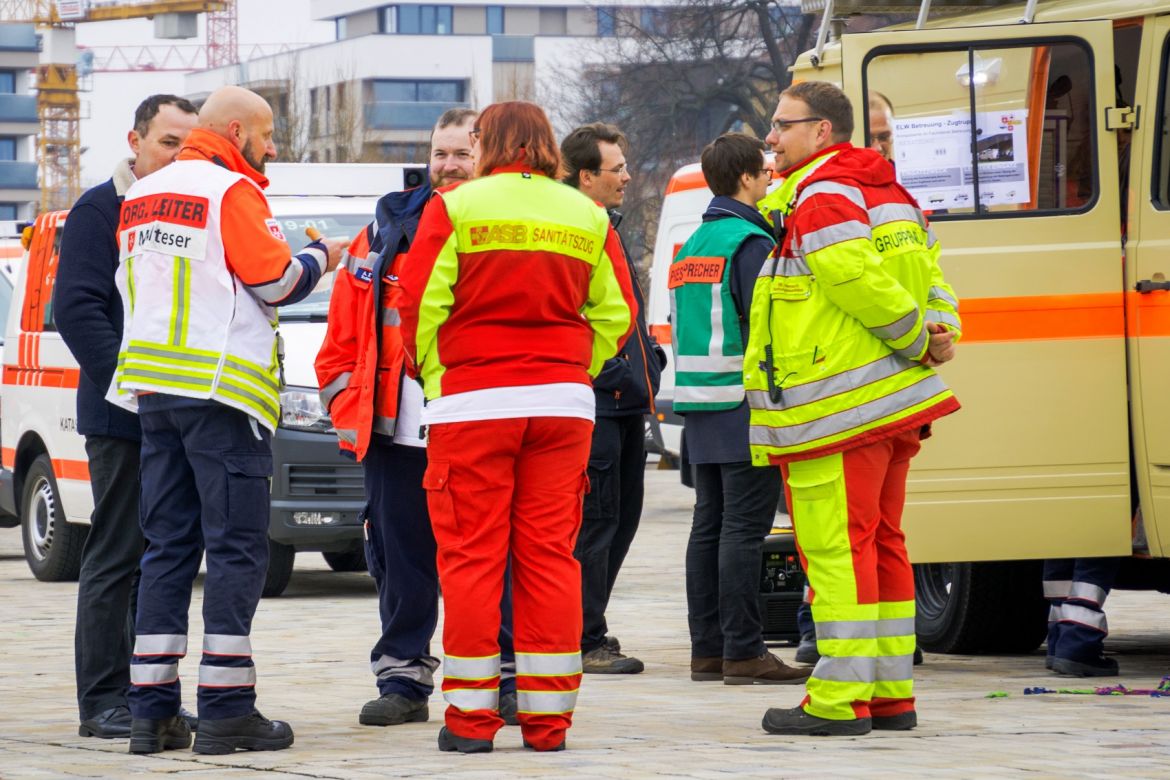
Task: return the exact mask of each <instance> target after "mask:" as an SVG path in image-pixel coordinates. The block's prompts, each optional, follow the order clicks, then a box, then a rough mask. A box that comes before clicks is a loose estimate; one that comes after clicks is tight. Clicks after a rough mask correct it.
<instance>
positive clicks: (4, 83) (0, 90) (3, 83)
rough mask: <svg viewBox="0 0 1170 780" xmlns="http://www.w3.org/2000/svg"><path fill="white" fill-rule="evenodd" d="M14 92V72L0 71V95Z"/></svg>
mask: <svg viewBox="0 0 1170 780" xmlns="http://www.w3.org/2000/svg"><path fill="white" fill-rule="evenodd" d="M15 91H16V72H15V71H11V70H0V94H9V95H10V94H12V93H13V92H15Z"/></svg>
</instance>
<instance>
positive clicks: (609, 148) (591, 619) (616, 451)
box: [561, 122, 666, 674]
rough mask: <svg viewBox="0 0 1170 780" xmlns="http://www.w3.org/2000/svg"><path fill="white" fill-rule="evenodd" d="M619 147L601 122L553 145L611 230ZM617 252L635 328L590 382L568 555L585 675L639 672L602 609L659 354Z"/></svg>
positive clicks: (631, 500) (631, 530)
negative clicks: (575, 525) (592, 406)
mask: <svg viewBox="0 0 1170 780" xmlns="http://www.w3.org/2000/svg"><path fill="white" fill-rule="evenodd" d="M626 149H627V144H626V137H625V135H623V134H622V132H621V131H620V130H618V129H617V128H616V127H614V126H613V125H607V124H604V123H602V122H594V123H592V124H588V125H583V126H581V127H578V128H577V129H576V130H574V131H573V132H571V133H569V135H568V136H566V137H565V140H564V141H562V142H561V157H562V158H563V164H564V168H565V171H566V176H565V183H566V184H568V185H570V186H572V187H576V188H577V189H579V190H580V191H581V192H583V193H585V194H586V195H588V196H589V197H591V198H593V200H595V201H597V202H598V203H600V204H601V205H602V206H604V207H605V208H606V210H607V211H608V212H609V214H610V220H611V221H612V222H613V226H614V227H615V228H616V227H617V226H618V223H619V222H620V221H621V214H619V213H618V212H617V208H618V207H619V206H621V205H622V200H623V199H624V197H625V190H626V185H627V184H628V183H629V181H630V174H629V171H628V170H627V168H626V156H625V152H626ZM623 249H624V247H623ZM623 253H624V254H625V255H626V262H627V263H629V267H630V278H632V279H633V280H634V297H635V298H636V299H637V301H638V312H637V323H636V327H635V328H634V330H633V332H631V333H630V335H629V338H627V339H626V342H625V343H624V344H622V345H620V346H619V347H618V354H617V355H616V356H614V357H613V358H611V359H609V360H608V361H606V363H605V365H604V366H603V367H602V369H601V373H600V374H598V376H597V378H596V379H595V380H593V391H594V394H595V395H596V397H597V418H596V421H595V422H594V426H593V445H592V449H591V450H590V452H589V484H590V491H589V493H588V494H587V495H586V497H585V511H584V515H583V518H582V522H581V533H580V535H579V536H578V537H577V549H576V550H575V551H574V555H576V557H577V560H578V561H580V562H581V602H582V607H583V610H582V611H583V617H584V625H583V629H582V632H581V654H582V662H583V667H584V671H585V673H586V674H637V673H638V672H641V671H642V669H643V668H644V667H643V664H642V662H641V661H640V660H638V659H637V658H631V657H628V656H625V655H623V654H622V652H621V644H620V643H619V642H618V641H617V639H616V638H614V637H611V636H607V635H606V632H607V630H608V627H607V626H606V622H605V610H606V607H607V606H608V605H609V597H610V594H611V593H613V586H614V582H615V581H616V580H617V575H618V571H620V570H621V567H622V562H623V561H624V560H625V559H626V553H627V552H629V550H630V544H631V543H632V542H633V541H634V534H635V533H636V532H637V530H638V522H639V521H640V520H641V518H642V495H643V484H644V481H645V472H646V439H645V436H646V433H645V426H646V421H645V417H644V415H645V414H647V413H649V412H653V410H654V395H655V394H656V393H657V392H658V382H659V378H660V376H661V374H662V369H663V368H664V367H665V366H666V352H665V351H663V349H662V348H661V347H660V346H658V345H657V344H656V343H654V342H653V341H651V339H650V334H649V333H648V332H647V330H646V315H645V311H644V309H645V303H644V301H643V299H642V290H641V289H640V288H639V286H638V284H637V279H638V271H637V269H636V268H635V267H634V263H633V261H632V260H631V259H630V256H629V253H628V252H623Z"/></svg>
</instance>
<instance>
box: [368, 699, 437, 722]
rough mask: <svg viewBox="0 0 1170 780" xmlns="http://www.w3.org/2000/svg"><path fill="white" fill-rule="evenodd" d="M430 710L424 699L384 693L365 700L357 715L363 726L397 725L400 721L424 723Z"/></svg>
mask: <svg viewBox="0 0 1170 780" xmlns="http://www.w3.org/2000/svg"><path fill="white" fill-rule="evenodd" d="M430 716H431V712H430V710H429V709H428V708H427V700H426V699H408V698H406V697H405V696H403V695H402V694H400V693H384V694H382V695H381V696H379V697H378V698H376V699H372V700H371V701H368V702H366V704H365V706H364V707H362V711H361V714H359V715H358V723H360V724H362V725H363V726H397V725H399V724H402V723H425V722H426V721H427V719H428V718H430Z"/></svg>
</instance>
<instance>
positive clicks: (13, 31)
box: [0, 24, 41, 52]
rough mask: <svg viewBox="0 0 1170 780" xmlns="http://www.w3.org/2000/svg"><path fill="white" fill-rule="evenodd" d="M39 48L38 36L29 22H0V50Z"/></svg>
mask: <svg viewBox="0 0 1170 780" xmlns="http://www.w3.org/2000/svg"><path fill="white" fill-rule="evenodd" d="M40 50H41V41H40V36H38V35H37V31H36V28H35V27H33V26H32V25H31V24H0V51H29V52H37V51H40Z"/></svg>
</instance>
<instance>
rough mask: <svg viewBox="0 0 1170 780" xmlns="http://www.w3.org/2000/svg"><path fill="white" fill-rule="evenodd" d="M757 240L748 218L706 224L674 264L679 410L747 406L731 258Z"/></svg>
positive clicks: (760, 233) (673, 328)
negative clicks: (751, 238) (747, 242)
mask: <svg viewBox="0 0 1170 780" xmlns="http://www.w3.org/2000/svg"><path fill="white" fill-rule="evenodd" d="M752 236H764V237H765V238H768V239H769V240H771V236H769V235H768V233H767V232H766V231H765V230H763V229H762V228H760V227H758V226H757V225H754V224H752V223H751V222H749V221H747V220H746V219H739V218H736V217H728V218H726V219H718V220H713V221H711V222H704V223H703V224H701V225H700V226H699V229H698V230H696V231H695V232H694V234H693V235H692V236H691V237H690V238H689V239H687V242H686V243H685V244H683V245H682V248H681V249H679V252H678V255H676V256H675V258H674V261H673V262H672V263H671V265H670V276H669V279H668V282H667V286H668V287H669V289H670V322H671V346H672V347H673V348H674V410H675V411H677V412H716V411H723V410H727V409H734V408H735V407H737V406H739V404H740V403H742V402H743V397H744V391H743V350H744V343H743V333H742V330H741V327H740V317H739V313H738V311H737V310H736V307H735V301H734V299H733V298H732V297H731V272H732V269H731V259H732V258H733V257H734V256H735V253H736V252H737V251H739V248H740V246H742V245H743V242H744V241H746V240H747V239H748V238H750V237H752Z"/></svg>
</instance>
